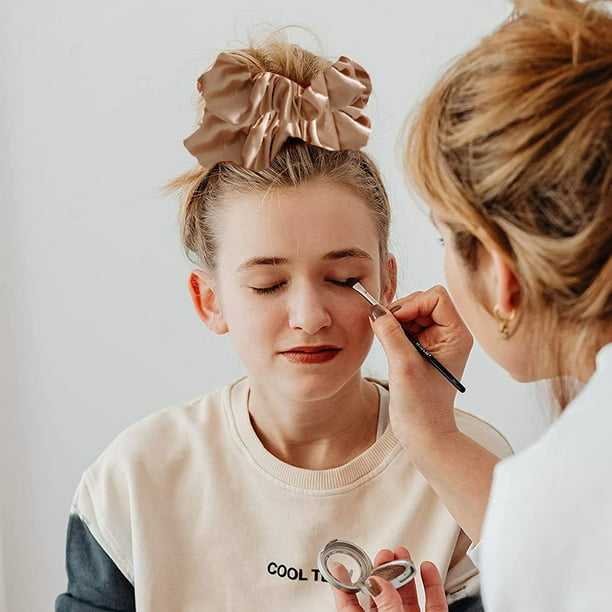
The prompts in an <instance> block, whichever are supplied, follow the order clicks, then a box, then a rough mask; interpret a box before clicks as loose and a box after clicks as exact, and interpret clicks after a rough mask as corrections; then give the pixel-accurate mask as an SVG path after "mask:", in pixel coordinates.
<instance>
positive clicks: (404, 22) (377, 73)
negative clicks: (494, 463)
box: [0, 0, 546, 612]
mask: <svg viewBox="0 0 612 612" xmlns="http://www.w3.org/2000/svg"><path fill="white" fill-rule="evenodd" d="M291 5H293V6H291ZM509 12H510V5H509V3H508V2H506V1H504V0H470V1H469V2H457V1H456V0H427V1H426V2H425V1H422V2H415V1H404V2H392V1H391V0H378V1H377V2H367V3H366V2H361V3H359V2H356V1H355V0H353V1H351V2H348V1H335V2H331V1H330V0H310V2H308V3H307V4H304V5H303V6H301V7H300V5H299V3H297V2H284V1H281V0H269V1H267V2H264V1H260V2H256V1H253V0H233V1H232V2H215V3H211V2H206V1H202V0H199V1H198V2H196V1H194V0H173V1H172V2H170V1H167V2H159V1H155V0H147V1H146V2H145V1H144V0H105V1H104V2H91V1H90V0H54V1H50V0H19V2H17V0H12V1H11V2H10V3H9V2H4V3H2V5H1V6H0V51H1V55H0V70H1V75H0V76H1V79H2V90H1V91H0V104H1V109H0V110H1V115H0V121H1V124H0V155H1V156H2V157H1V159H0V173H1V176H0V191H1V193H0V198H1V199H0V273H1V275H0V343H1V344H0V376H1V378H0V402H1V404H0V406H1V415H2V420H1V424H2V428H1V430H0V470H1V478H2V480H1V489H0V495H1V498H0V502H1V506H0V546H1V549H0V610H5V611H6V612H39V611H43V610H50V609H52V605H53V604H52V602H53V598H54V597H55V595H56V594H57V593H58V592H60V591H62V590H63V589H64V588H65V577H64V557H63V552H64V537H65V527H66V521H67V516H68V511H69V507H70V501H71V497H72V494H73V491H74V488H75V486H76V484H77V481H78V479H79V476H80V474H81V472H82V471H83V469H85V468H86V467H87V466H88V465H89V464H90V463H91V462H92V461H93V460H94V459H95V457H96V456H97V455H98V454H99V453H100V451H101V450H102V449H103V448H104V447H105V446H106V445H107V444H108V443H109V442H110V440H111V439H112V438H113V437H114V436H115V435H116V434H117V433H118V432H119V431H120V430H121V429H123V428H124V427H125V426H127V425H128V424H130V423H132V422H133V421H135V420H137V419H139V418H141V417H142V416H144V415H146V414H148V413H150V412H153V411H155V410H158V409H160V408H162V407H164V406H166V405H168V404H172V403H177V402H179V401H183V400H186V399H189V398H192V397H194V396H197V395H200V394H202V393H204V392H206V391H207V390H211V389H212V388H214V387H216V386H218V385H219V384H221V383H223V382H226V381H229V380H230V379H233V378H234V377H236V376H238V375H239V374H241V373H242V367H241V365H240V364H239V363H238V362H237V361H236V359H235V358H234V357H233V355H232V352H231V348H230V343H229V340H228V338H227V337H217V336H213V335H212V334H211V333H210V332H208V330H207V329H205V328H204V326H203V325H202V324H201V323H200V322H199V320H198V319H197V317H196V315H195V314H194V313H193V312H192V309H191V305H190V302H189V299H188V294H187V289H186V280H187V275H188V272H189V270H190V267H189V265H188V263H187V262H186V260H185V258H184V256H183V254H182V252H181V248H180V245H179V241H178V235H177V224H176V212H177V205H176V202H175V201H174V199H172V198H169V197H167V196H162V194H161V192H160V188H161V187H162V185H163V184H164V183H166V181H167V180H169V179H170V178H172V177H173V176H175V175H176V174H178V173H179V172H181V171H183V170H185V169H187V168H188V167H190V166H191V165H192V159H191V158H190V156H189V155H188V153H187V152H186V151H185V150H184V149H183V147H182V139H183V138H184V137H186V136H187V135H188V134H189V133H191V131H192V130H193V128H194V125H195V121H196V119H197V117H196V114H195V81H196V78H197V77H198V75H199V74H200V73H201V72H202V71H203V70H204V69H205V68H206V67H207V66H208V65H209V64H210V62H211V61H212V60H213V59H214V57H215V55H216V54H217V53H218V52H219V51H221V50H223V49H226V48H227V47H232V46H235V45H236V44H237V43H243V42H245V41H246V39H247V37H248V34H249V33H250V32H253V29H254V28H255V26H257V25H258V24H261V23H270V24H272V25H274V26H281V25H285V24H299V25H303V26H306V27H308V28H309V29H310V30H312V32H314V33H315V34H316V35H317V37H318V39H319V42H318V43H315V42H314V41H310V42H309V40H310V39H308V38H307V37H304V35H302V34H301V35H299V36H298V38H295V39H294V40H296V42H302V43H308V45H309V46H310V48H311V49H313V50H314V51H318V52H321V53H322V54H323V55H325V56H327V57H329V58H330V59H335V58H336V57H337V56H338V55H341V54H345V55H348V56H350V57H352V58H354V59H355V60H357V61H358V62H360V63H361V64H363V65H364V66H365V67H366V69H367V70H368V71H369V72H370V74H371V77H372V80H373V83H374V95H373V98H372V101H371V104H370V107H369V115H370V117H371V119H372V122H373V136H372V139H371V143H370V145H369V147H368V150H369V151H370V153H372V155H373V156H374V157H375V159H376V160H377V161H378V162H379V164H380V166H381V168H382V170H383V174H384V176H385V178H386V180H387V183H388V186H389V190H390V193H391V196H392V200H393V206H394V209H395V219H394V224H395V225H394V232H393V241H392V247H393V250H394V251H395V253H396V254H397V256H398V259H399V263H400V269H401V275H400V293H407V292H409V291H412V290H414V289H418V288H425V287H428V286H430V285H432V284H434V283H437V282H443V278H442V263H441V262H442V248H441V247H440V246H439V245H438V244H437V240H436V234H435V232H434V231H433V229H432V228H431V227H430V226H429V222H428V221H427V218H426V215H425V214H424V213H423V211H422V210H421V209H419V207H418V206H417V205H416V204H415V202H414V201H413V200H412V199H411V198H410V196H409V192H408V190H407V188H406V186H405V185H404V182H403V179H402V175H401V164H400V149H401V147H400V146H399V144H398V135H399V133H400V129H401V128H402V125H403V122H404V120H405V118H406V116H407V113H408V111H409V110H410V108H411V107H412V106H413V105H414V103H415V102H416V101H417V100H418V99H419V98H420V96H421V95H422V94H423V92H424V91H425V90H426V89H427V86H428V85H429V84H431V82H432V80H433V78H434V77H435V76H436V75H437V74H439V73H440V72H441V70H442V69H443V67H444V66H445V65H446V64H447V62H448V61H450V60H451V59H452V58H453V57H454V56H456V55H457V54H458V53H460V52H461V51H463V50H466V49H467V48H468V47H469V46H471V45H472V44H474V43H475V42H477V40H478V39H479V38H480V37H481V36H483V35H484V34H485V33H487V32H488V31H490V30H491V29H492V28H493V26H494V25H496V24H498V23H500V22H501V21H502V20H503V19H504V18H505V17H507V15H508V14H509ZM367 372H368V373H372V374H374V375H378V376H384V374H385V366H384V360H383V359H382V351H380V349H378V348H375V350H374V351H373V355H372V356H371V358H370V360H369V362H368V368H367ZM464 381H465V383H466V386H467V387H468V392H467V393H466V394H465V395H464V396H462V397H460V398H458V402H457V403H458V406H460V407H463V408H464V409H467V410H469V411H471V412H473V413H475V414H477V415H479V416H481V417H483V418H486V419H487V420H489V421H490V422H492V423H493V424H494V425H496V426H497V427H498V428H499V429H500V430H501V431H502V432H503V433H505V434H506V436H507V437H508V439H509V440H510V442H511V443H512V444H513V445H514V447H515V448H516V449H519V448H522V447H524V446H525V445H526V444H527V443H528V442H529V441H531V440H532V439H533V438H534V437H535V436H536V435H537V433H538V432H539V431H540V430H541V429H542V427H543V426H544V424H545V421H546V418H545V415H544V412H543V411H542V410H540V409H538V408H536V407H535V404H536V401H535V400H536V397H535V396H536V393H535V390H534V388H533V387H532V386H524V385H523V386H521V385H518V384H517V383H514V382H512V381H510V380H509V379H508V377H507V376H506V375H505V373H503V372H502V371H501V370H500V369H499V368H498V367H497V366H496V365H495V364H493V363H492V362H491V361H490V360H489V359H488V358H487V357H485V356H484V355H483V354H482V353H481V352H480V350H478V349H476V350H475V351H474V353H473V356H472V358H471V360H470V363H469V366H468V372H467V373H466V375H465V379H464Z"/></svg>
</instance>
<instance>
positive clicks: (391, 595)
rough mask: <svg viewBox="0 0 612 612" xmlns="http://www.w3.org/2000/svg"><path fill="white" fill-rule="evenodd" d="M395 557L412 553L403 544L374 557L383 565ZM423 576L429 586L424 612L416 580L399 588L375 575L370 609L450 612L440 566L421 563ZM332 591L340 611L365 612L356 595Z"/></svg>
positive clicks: (393, 611) (370, 582) (376, 562)
mask: <svg viewBox="0 0 612 612" xmlns="http://www.w3.org/2000/svg"><path fill="white" fill-rule="evenodd" d="M395 559H410V555H409V553H408V551H407V550H406V549H405V548H403V547H399V548H396V549H395V551H394V552H391V551H390V550H381V551H380V552H379V553H378V554H377V555H376V558H375V559H374V565H375V566H377V565H381V564H382V563H387V562H389V561H393V560H395ZM421 579H422V580H423V586H424V587H425V599H426V604H425V608H424V609H423V610H422V611H421V608H420V606H419V601H418V599H417V591H416V584H415V581H414V580H411V581H410V582H409V583H408V584H407V585H405V586H403V587H401V588H399V589H397V590H396V589H395V588H394V587H392V586H391V584H389V582H387V581H386V580H383V579H382V578H371V579H370V580H369V581H368V588H369V589H370V593H371V595H372V598H371V599H370V605H369V608H368V609H369V610H371V611H372V610H378V612H447V611H448V605H447V603H446V595H445V594H444V586H443V585H442V579H441V578H440V574H439V572H438V569H437V568H436V566H435V565H434V564H433V563H430V562H429V561H425V562H424V563H423V564H422V565H421ZM332 591H333V593H334V599H335V601H336V610H338V612H364V609H363V608H362V607H361V606H360V605H359V602H358V600H357V596H356V595H352V594H350V593H344V592H343V591H339V590H338V589H335V588H333V587H332Z"/></svg>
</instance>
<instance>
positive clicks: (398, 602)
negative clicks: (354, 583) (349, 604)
mask: <svg viewBox="0 0 612 612" xmlns="http://www.w3.org/2000/svg"><path fill="white" fill-rule="evenodd" d="M366 587H367V589H368V591H369V593H370V595H371V596H372V599H373V600H374V603H375V604H376V608H375V610H378V612H418V608H417V609H416V610H409V609H408V610H407V609H406V608H405V607H404V604H403V603H402V598H401V596H400V594H399V593H398V592H397V590H396V589H395V587H392V586H391V584H390V583H389V582H387V581H386V580H383V579H382V578H374V577H371V578H368V579H367V580H366Z"/></svg>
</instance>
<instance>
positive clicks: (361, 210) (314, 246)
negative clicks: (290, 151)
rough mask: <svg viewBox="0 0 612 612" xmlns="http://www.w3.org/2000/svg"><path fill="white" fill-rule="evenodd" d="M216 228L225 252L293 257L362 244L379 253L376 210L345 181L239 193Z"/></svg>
mask: <svg viewBox="0 0 612 612" xmlns="http://www.w3.org/2000/svg"><path fill="white" fill-rule="evenodd" d="M223 210H224V214H223V215H222V218H221V220H220V227H219V228H218V230H219V232H220V234H219V246H220V248H221V253H222V254H225V255H232V254H234V255H235V256H242V257H245V256H249V257H253V256H275V257H281V256H282V257H284V258H288V259H289V258H290V259H294V258H295V257H296V256H297V254H298V253H300V254H302V255H303V256H308V257H316V256H317V254H321V255H322V254H325V253H329V252H331V251H336V250H340V249H347V248H360V249H362V250H364V251H367V252H369V253H372V255H375V254H376V253H377V252H378V246H379V239H378V232H377V227H376V223H375V220H374V217H373V214H372V212H371V211H370V210H369V209H368V206H367V204H366V203H365V201H364V200H363V198H362V197H361V196H359V195H358V194H357V193H355V192H354V191H353V190H351V189H349V188H347V187H344V186H342V185H339V186H337V185H335V184H331V185H328V184H323V185H319V184H314V185H304V186H301V187H298V188H293V189H283V190H282V191H276V192H268V193H265V194H262V193H251V194H245V195H237V196H236V197H235V198H232V199H231V201H228V202H227V206H225V207H224V209H223Z"/></svg>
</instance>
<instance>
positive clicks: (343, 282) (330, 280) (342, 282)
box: [326, 276, 361, 287]
mask: <svg viewBox="0 0 612 612" xmlns="http://www.w3.org/2000/svg"><path fill="white" fill-rule="evenodd" d="M349 278H350V279H356V280H358V281H359V280H361V279H360V278H359V277H357V276H347V278H345V279H344V280H338V279H335V278H328V279H326V280H327V282H328V283H332V284H334V285H338V287H348V285H347V281H348V279H349Z"/></svg>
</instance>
